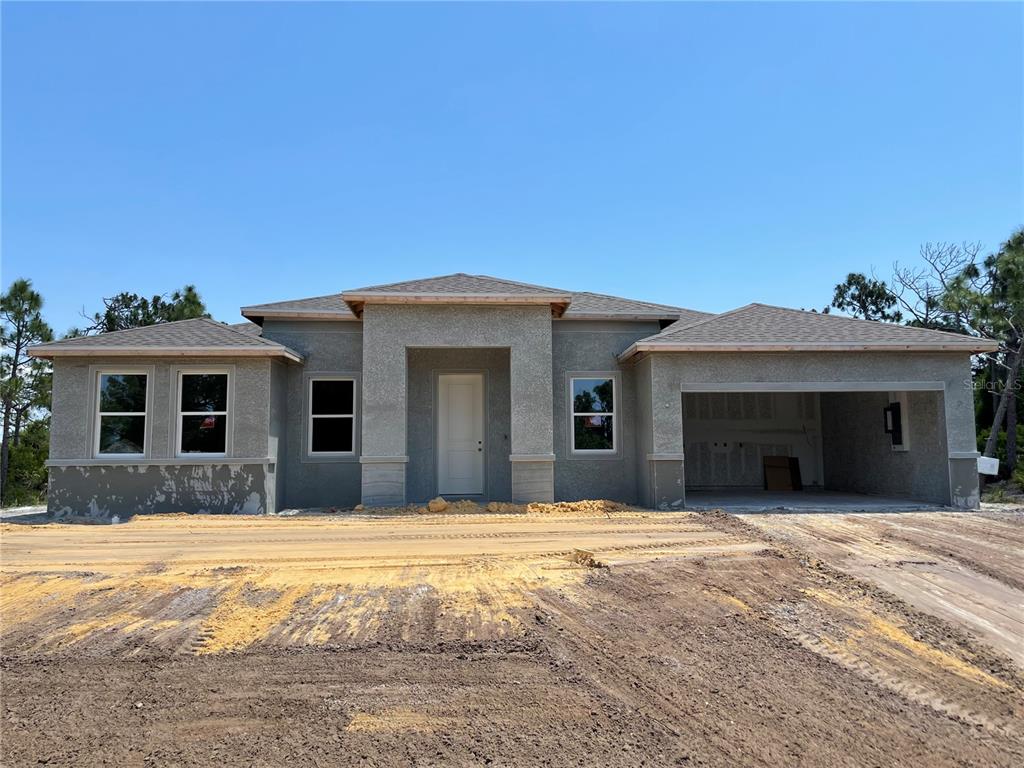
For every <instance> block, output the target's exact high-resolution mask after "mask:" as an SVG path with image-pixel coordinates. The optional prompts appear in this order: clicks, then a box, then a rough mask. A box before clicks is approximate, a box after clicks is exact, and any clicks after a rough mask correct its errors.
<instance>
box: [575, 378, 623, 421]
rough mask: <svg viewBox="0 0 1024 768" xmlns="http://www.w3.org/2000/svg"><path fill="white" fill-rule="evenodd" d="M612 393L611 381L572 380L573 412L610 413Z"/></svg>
mask: <svg viewBox="0 0 1024 768" xmlns="http://www.w3.org/2000/svg"><path fill="white" fill-rule="evenodd" d="M614 392H615V383H614V380H613V379H573V380H572V409H573V412H575V413H611V412H612V411H613V409H614V403H615V397H614Z"/></svg>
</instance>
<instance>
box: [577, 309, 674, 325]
mask: <svg viewBox="0 0 1024 768" xmlns="http://www.w3.org/2000/svg"><path fill="white" fill-rule="evenodd" d="M562 319H563V320H628V321H631V322H632V321H644V322H649V323H656V322H658V321H659V320H678V319H679V315H673V314H669V313H668V312H664V313H661V314H652V313H645V312H628V313H627V312H573V313H571V314H567V315H565V316H563V317H562Z"/></svg>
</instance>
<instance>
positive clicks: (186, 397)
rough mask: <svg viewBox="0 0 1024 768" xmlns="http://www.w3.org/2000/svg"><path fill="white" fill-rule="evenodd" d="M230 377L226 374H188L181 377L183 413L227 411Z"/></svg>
mask: <svg viewBox="0 0 1024 768" xmlns="http://www.w3.org/2000/svg"><path fill="white" fill-rule="evenodd" d="M227 409H228V375H227V374H226V373H187V374H182V377H181V412H182V413H188V412H190V411H226V410H227Z"/></svg>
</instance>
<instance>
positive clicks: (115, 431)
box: [100, 416, 146, 453]
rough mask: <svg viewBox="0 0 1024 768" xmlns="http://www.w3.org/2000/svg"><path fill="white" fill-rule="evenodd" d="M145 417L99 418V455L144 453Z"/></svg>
mask: <svg viewBox="0 0 1024 768" xmlns="http://www.w3.org/2000/svg"><path fill="white" fill-rule="evenodd" d="M145 443H146V417H145V416H100V453H144V446H145Z"/></svg>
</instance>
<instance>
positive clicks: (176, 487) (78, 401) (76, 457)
mask: <svg viewBox="0 0 1024 768" xmlns="http://www.w3.org/2000/svg"><path fill="white" fill-rule="evenodd" d="M271 365H272V363H271V361H270V360H268V359H262V358H260V359H243V358H174V359H167V358H131V359H125V358H95V357H90V358H63V359H57V360H55V361H54V367H53V371H54V374H53V415H52V417H51V425H52V426H51V433H50V462H49V463H50V484H49V494H48V499H47V505H48V508H49V509H50V510H51V511H53V512H56V513H59V514H63V515H67V514H119V515H126V514H142V513H146V512H161V511H185V512H200V511H218V512H243V511H259V512H264V511H272V510H274V509H275V507H276V504H277V500H276V493H277V490H276V487H277V477H276V466H275V465H274V463H273V461H272V459H273V457H272V456H271V453H270V451H271V445H270V443H271V404H272V397H271ZM190 368H202V369H209V368H221V369H225V370H227V371H228V373H229V377H230V378H229V381H230V384H229V416H228V439H227V456H226V457H224V458H203V459H199V458H192V459H190V458H176V454H177V448H176V443H177V417H176V412H177V376H178V371H180V370H184V371H187V370H189V369H190ZM104 370H109V371H140V372H145V373H147V374H148V376H149V378H148V382H147V408H146V444H145V451H146V454H145V456H144V457H143V458H140V459H134V458H131V459H129V458H121V459H114V458H106V457H97V456H95V455H94V449H93V446H94V435H95V432H94V430H95V423H96V385H97V377H98V375H99V373H100V372H101V371H104Z"/></svg>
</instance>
